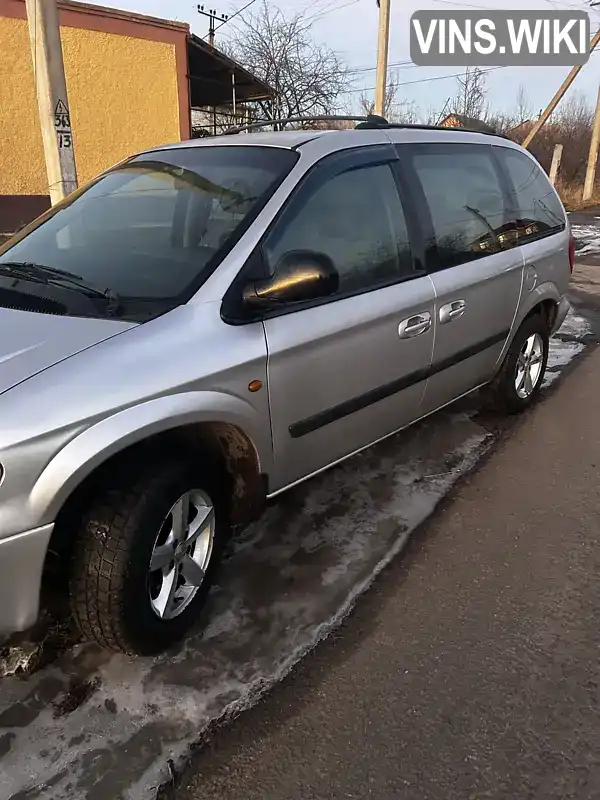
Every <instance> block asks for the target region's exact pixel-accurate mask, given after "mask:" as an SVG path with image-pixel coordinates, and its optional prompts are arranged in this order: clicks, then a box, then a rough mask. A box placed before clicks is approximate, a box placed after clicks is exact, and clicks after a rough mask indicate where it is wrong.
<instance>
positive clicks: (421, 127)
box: [356, 122, 508, 139]
mask: <svg viewBox="0 0 600 800" xmlns="http://www.w3.org/2000/svg"><path fill="white" fill-rule="evenodd" d="M356 127H358V125H357V126H356ZM378 127H380V128H394V129H396V128H400V129H404V130H411V129H413V130H417V131H449V132H452V131H457V132H459V133H482V134H483V135H484V136H500V137H501V138H503V139H507V138H508V137H507V136H506V134H504V133H498V132H497V131H484V130H480V129H479V128H462V127H460V126H458V125H457V126H454V125H453V126H452V127H450V126H448V127H446V125H426V124H424V123H420V122H407V123H402V122H388V123H387V124H385V125H380V126H378Z"/></svg>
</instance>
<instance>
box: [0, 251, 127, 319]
mask: <svg viewBox="0 0 600 800" xmlns="http://www.w3.org/2000/svg"><path fill="white" fill-rule="evenodd" d="M0 275H8V276H9V277H14V278H23V279H25V280H30V281H34V282H37V283H45V284H47V285H55V286H61V285H63V284H65V287H64V288H65V289H74V290H79V291H81V292H82V293H84V294H86V295H87V296H90V295H91V296H92V297H101V298H102V299H103V300H107V301H108V303H109V308H110V309H111V311H113V312H114V311H116V309H117V308H118V306H119V298H118V296H117V294H116V293H115V292H113V291H112V289H105V290H104V291H101V290H100V289H96V287H95V286H91V285H90V284H89V283H87V282H86V281H85V280H84V279H83V278H82V277H81V275H76V274H75V273H74V272H68V270H66V269H57V268H56V267H47V266H46V265H45V264H37V263H35V262H33V261H0Z"/></svg>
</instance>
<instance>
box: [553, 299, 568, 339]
mask: <svg viewBox="0 0 600 800" xmlns="http://www.w3.org/2000/svg"><path fill="white" fill-rule="evenodd" d="M570 310H571V303H569V301H568V300H567V298H566V297H563V299H562V300H561V301H560V303H559V304H558V309H557V311H556V319H555V320H554V325H553V326H552V334H555V333H556V331H557V330H558V329H559V328H560V326H561V325H562V324H563V322H564V321H565V317H566V316H567V314H568V313H569V311H570Z"/></svg>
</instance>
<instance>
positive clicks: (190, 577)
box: [70, 458, 228, 655]
mask: <svg viewBox="0 0 600 800" xmlns="http://www.w3.org/2000/svg"><path fill="white" fill-rule="evenodd" d="M118 472H119V471H118ZM115 477H116V476H115ZM115 477H113V479H112V480H111V481H110V484H109V485H106V486H105V487H103V488H101V489H100V490H99V491H98V492H97V494H96V496H95V498H94V499H93V500H92V502H91V503H90V506H89V508H88V510H87V512H86V513H85V515H84V518H83V520H82V525H81V530H80V532H79V536H78V538H77V543H76V547H75V552H74V557H73V563H72V569H71V580H70V596H71V608H72V613H73V617H74V619H75V622H76V624H77V627H78V628H79V630H80V632H81V633H82V634H83V636H84V637H85V638H86V639H87V640H93V641H96V642H97V643H98V644H100V645H101V646H102V647H106V648H109V649H111V650H116V651H119V652H123V653H127V654H130V655H153V654H156V653H159V652H162V651H164V650H165V649H167V648H168V647H170V646H171V645H173V644H174V643H176V642H177V641H179V640H180V639H182V638H183V636H184V635H185V634H186V632H187V631H188V630H189V628H190V627H191V626H192V625H193V624H194V623H195V622H196V621H197V620H198V617H199V613H200V611H201V609H202V607H203V605H204V603H205V601H206V597H207V595H208V592H209V590H210V587H211V585H212V584H213V582H214V578H215V574H216V569H217V566H218V563H219V560H220V557H221V554H222V549H223V545H224V543H225V541H226V538H227V536H226V531H227V529H228V525H227V519H226V508H227V505H226V503H225V502H224V501H225V497H224V491H223V489H224V486H225V484H226V481H224V480H223V479H224V477H225V476H222V475H220V474H219V472H218V471H216V472H214V471H213V472H212V473H211V471H210V470H208V469H205V470H202V469H200V470H199V469H198V467H197V466H196V465H194V466H191V465H190V464H187V463H182V462H180V461H177V460H174V459H173V460H166V461H165V460H163V459H160V458H158V459H157V461H156V463H152V464H145V465H144V467H143V468H142V467H140V468H138V470H137V475H136V474H135V471H134V475H133V476H132V475H131V473H129V474H122V475H121V480H119V479H118V478H117V479H116V480H115ZM119 483H121V485H119Z"/></svg>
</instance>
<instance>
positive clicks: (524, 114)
mask: <svg viewBox="0 0 600 800" xmlns="http://www.w3.org/2000/svg"><path fill="white" fill-rule="evenodd" d="M514 116H515V120H516V121H515V125H522V124H523V122H528V121H529V120H530V119H531V118H532V117H533V106H532V105H531V101H530V99H529V96H528V95H527V90H526V89H525V87H524V86H523V84H522V83H521V84H519V88H518V89H517V101H516V108H515V115H514Z"/></svg>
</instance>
